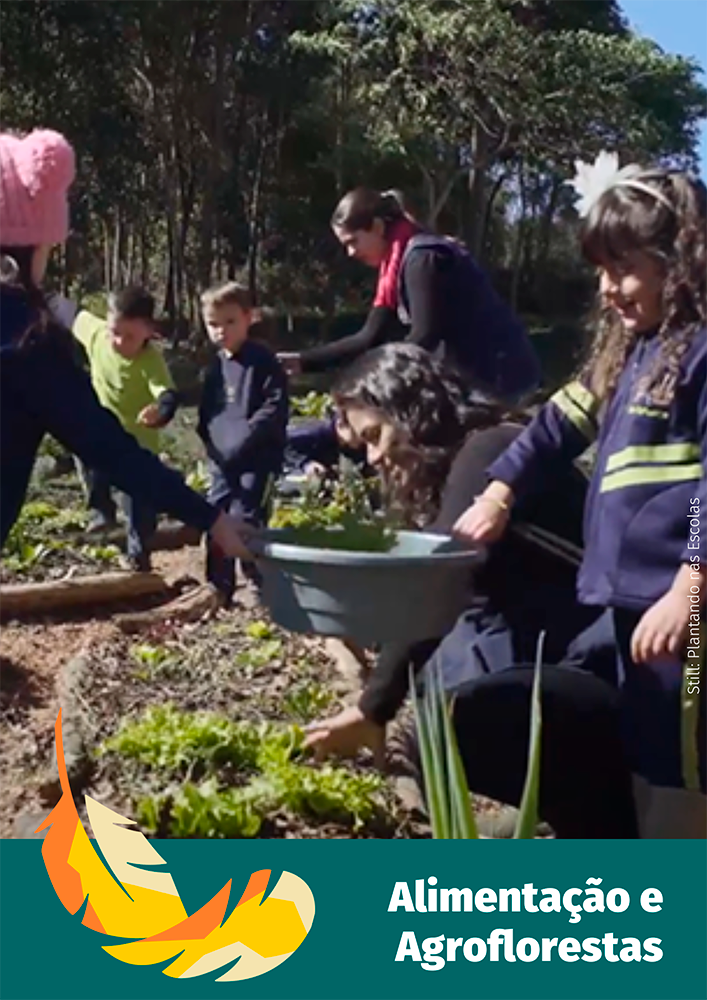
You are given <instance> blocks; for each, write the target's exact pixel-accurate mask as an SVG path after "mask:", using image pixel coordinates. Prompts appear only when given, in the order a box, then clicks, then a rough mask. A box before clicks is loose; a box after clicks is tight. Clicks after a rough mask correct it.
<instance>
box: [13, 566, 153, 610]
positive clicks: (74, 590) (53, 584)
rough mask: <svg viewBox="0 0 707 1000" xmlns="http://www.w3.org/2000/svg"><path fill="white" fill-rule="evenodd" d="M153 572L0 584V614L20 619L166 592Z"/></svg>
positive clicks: (106, 574)
mask: <svg viewBox="0 0 707 1000" xmlns="http://www.w3.org/2000/svg"><path fill="white" fill-rule="evenodd" d="M167 589H168V588H167V584H166V582H165V580H164V579H163V578H162V577H161V576H159V575H158V574H157V573H104V574H102V575H101V576H83V577H76V578H74V579H69V580H52V581H49V582H44V583H17V584H10V585H8V586H6V587H0V617H1V618H2V619H4V620H7V619H8V618H22V617H27V616H40V615H45V614H51V613H53V612H55V611H60V610H65V609H67V608H80V607H81V608H83V607H93V606H95V605H101V606H102V605H105V604H113V603H115V602H117V601H126V600H135V598H138V597H147V596H149V595H152V594H162V593H166V592H167Z"/></svg>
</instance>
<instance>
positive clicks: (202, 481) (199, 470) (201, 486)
mask: <svg viewBox="0 0 707 1000" xmlns="http://www.w3.org/2000/svg"><path fill="white" fill-rule="evenodd" d="M186 478H187V486H190V487H191V488H192V489H193V490H196V492H197V493H206V491H207V489H208V488H209V474H208V472H207V470H206V465H205V464H204V462H197V463H196V468H195V469H192V471H191V472H189V473H188V474H187V477H186Z"/></svg>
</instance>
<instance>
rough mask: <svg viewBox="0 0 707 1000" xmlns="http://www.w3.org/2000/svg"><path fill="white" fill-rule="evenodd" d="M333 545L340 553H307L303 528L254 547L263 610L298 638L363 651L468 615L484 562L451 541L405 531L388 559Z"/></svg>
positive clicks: (423, 634) (336, 541)
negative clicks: (300, 539) (336, 640)
mask: <svg viewBox="0 0 707 1000" xmlns="http://www.w3.org/2000/svg"><path fill="white" fill-rule="evenodd" d="M327 530H328V531H331V532H332V533H337V529H336V528H331V529H327ZM332 538H333V545H334V546H335V547H332V548H326V547H320V546H319V543H318V545H317V547H313V546H303V545H301V544H297V532H296V529H292V528H282V529H270V530H268V531H265V532H263V534H262V535H260V536H259V537H258V539H257V540H254V542H253V544H252V546H251V547H252V548H253V552H254V555H255V556H256V559H257V562H258V566H259V568H260V571H261V574H262V581H263V586H262V594H261V597H262V600H263V603H264V604H265V605H266V607H267V608H268V610H269V611H270V614H271V616H272V618H273V620H274V621H275V622H277V624H278V625H281V626H282V627H283V628H286V629H288V630H289V631H291V632H309V633H316V634H318V635H326V636H342V637H346V638H349V639H352V640H354V641H356V642H358V643H360V644H362V645H372V644H374V643H382V642H391V641H400V640H407V641H410V642H416V641H418V640H421V639H430V638H434V637H436V636H441V635H444V634H445V632H447V631H448V630H449V629H450V628H451V627H452V625H453V624H454V623H455V621H456V620H457V618H458V616H459V614H460V613H461V612H462V611H463V610H464V607H465V600H466V597H467V595H468V588H469V583H470V576H471V571H472V570H473V569H474V567H475V566H477V565H478V564H479V563H480V559H481V555H480V553H479V552H478V550H473V549H469V548H467V547H465V546H464V545H463V544H462V543H461V542H458V541H457V540H456V539H453V538H451V537H449V536H447V535H435V534H426V533H423V532H413V531H399V532H396V533H395V534H394V536H393V537H392V539H391V545H390V547H389V548H388V550H387V551H385V552H360V551H346V550H345V549H343V548H342V546H341V536H340V535H338V533H337V534H336V535H334V534H333V535H332Z"/></svg>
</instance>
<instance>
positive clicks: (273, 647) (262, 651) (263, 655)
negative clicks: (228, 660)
mask: <svg viewBox="0 0 707 1000" xmlns="http://www.w3.org/2000/svg"><path fill="white" fill-rule="evenodd" d="M284 652H285V647H284V644H283V642H282V640H281V639H263V640H261V641H260V643H259V644H258V645H257V646H249V647H248V648H247V649H243V650H241V652H240V653H238V654H237V656H236V663H237V664H238V665H239V666H241V667H245V668H246V669H248V670H258V669H259V668H260V667H266V666H268V665H269V664H270V663H274V662H275V661H276V660H280V659H282V656H283V655H284Z"/></svg>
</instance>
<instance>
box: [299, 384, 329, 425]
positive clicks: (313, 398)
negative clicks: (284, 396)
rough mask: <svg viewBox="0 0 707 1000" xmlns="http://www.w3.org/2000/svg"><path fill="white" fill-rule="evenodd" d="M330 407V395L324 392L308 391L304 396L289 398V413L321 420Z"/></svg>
mask: <svg viewBox="0 0 707 1000" xmlns="http://www.w3.org/2000/svg"><path fill="white" fill-rule="evenodd" d="M330 407H331V396H330V395H329V394H328V393H326V392H314V390H312V391H311V392H308V393H307V394H306V395H304V396H293V397H292V399H291V400H290V415H291V416H293V417H309V418H311V419H317V420H322V419H323V418H324V417H326V415H327V412H328V410H329V408H330Z"/></svg>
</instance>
